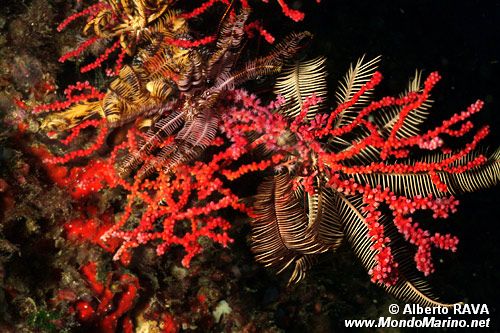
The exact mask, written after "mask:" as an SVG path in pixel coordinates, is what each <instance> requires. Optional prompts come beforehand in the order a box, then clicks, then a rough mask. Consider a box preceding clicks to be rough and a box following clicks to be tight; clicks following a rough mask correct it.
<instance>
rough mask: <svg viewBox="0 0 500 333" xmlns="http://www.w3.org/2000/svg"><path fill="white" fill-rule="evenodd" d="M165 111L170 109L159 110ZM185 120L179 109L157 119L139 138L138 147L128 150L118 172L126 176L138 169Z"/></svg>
mask: <svg viewBox="0 0 500 333" xmlns="http://www.w3.org/2000/svg"><path fill="white" fill-rule="evenodd" d="M163 112H168V110H166V109H165V110H160V111H159V113H160V114H161V113H163ZM183 122H184V114H183V113H182V112H181V110H178V109H176V110H173V111H172V112H171V113H170V114H168V116H166V117H164V118H162V119H160V120H158V121H156V122H155V123H154V125H153V126H151V127H150V128H149V129H148V131H147V132H146V133H145V134H144V136H143V137H141V138H139V143H138V149H135V150H133V151H130V152H128V154H127V156H126V157H125V159H124V160H123V161H122V162H121V163H120V164H119V166H118V174H119V175H120V176H121V177H125V176H127V175H129V174H130V173H131V172H133V171H135V170H137V168H138V167H139V166H140V165H141V164H143V163H144V162H145V160H146V159H148V158H150V155H151V154H153V153H154V151H155V150H157V149H158V148H159V147H160V146H161V145H162V144H163V143H164V142H165V141H166V140H168V138H169V137H170V136H171V135H172V134H174V133H175V132H176V131H177V130H178V129H179V128H180V127H181V126H182V124H183Z"/></svg>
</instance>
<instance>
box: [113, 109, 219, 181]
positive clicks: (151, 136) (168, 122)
mask: <svg viewBox="0 0 500 333" xmlns="http://www.w3.org/2000/svg"><path fill="white" fill-rule="evenodd" d="M218 125H219V117H218V116H217V115H216V114H215V113H214V112H213V111H212V109H209V108H207V109H203V110H202V111H201V112H199V113H198V114H197V115H196V116H195V117H194V118H193V119H188V120H185V113H183V112H182V110H175V111H173V112H172V113H171V114H169V116H168V117H166V118H164V119H162V120H160V121H158V122H157V123H156V124H155V125H154V126H153V127H152V128H150V129H149V130H148V132H147V133H146V135H145V136H144V138H143V140H142V141H141V142H140V143H139V148H138V149H137V150H136V151H133V152H129V154H128V156H127V157H126V158H125V159H124V161H123V162H122V163H121V164H120V165H119V174H120V175H121V176H126V175H128V174H130V173H132V172H133V171H135V170H137V177H138V178H140V179H144V178H147V177H148V176H150V175H152V174H154V173H155V172H160V171H161V172H169V171H170V170H171V169H172V168H174V167H175V166H177V165H179V164H181V163H187V162H189V161H191V160H193V159H195V158H196V157H197V156H199V155H200V154H201V153H202V152H203V151H204V150H205V149H206V147H208V146H209V145H210V144H211V143H212V141H213V140H214V139H215V136H216V134H217V129H218ZM141 165H142V166H141Z"/></svg>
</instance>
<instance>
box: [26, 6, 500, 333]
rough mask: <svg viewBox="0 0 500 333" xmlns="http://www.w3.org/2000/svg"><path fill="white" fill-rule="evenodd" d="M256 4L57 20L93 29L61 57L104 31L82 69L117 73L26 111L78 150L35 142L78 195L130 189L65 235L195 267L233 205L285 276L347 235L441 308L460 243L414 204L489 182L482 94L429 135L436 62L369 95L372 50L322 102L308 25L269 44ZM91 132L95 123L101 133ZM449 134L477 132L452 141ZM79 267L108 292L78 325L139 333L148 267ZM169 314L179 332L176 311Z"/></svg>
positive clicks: (358, 249)
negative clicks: (436, 253)
mask: <svg viewBox="0 0 500 333" xmlns="http://www.w3.org/2000/svg"><path fill="white" fill-rule="evenodd" d="M265 2H267V1H265ZM277 2H278V3H279V6H280V7H281V8H282V11H283V13H284V15H285V16H287V17H289V18H291V19H292V20H294V21H300V20H302V18H303V16H304V14H303V13H301V12H299V11H297V10H294V9H291V8H289V7H288V5H287V4H286V2H285V1H283V0H278V1H277ZM184 5H185V4H184ZM190 6H191V7H192V6H193V4H191V5H190ZM212 7H214V8H213V10H212V9H211V10H212V12H218V13H222V14H220V15H221V16H220V27H219V29H218V31H217V32H215V33H214V34H213V35H211V34H208V35H203V34H201V33H199V32H196V33H195V32H194V31H193V30H191V28H190V26H189V22H190V20H192V19H194V18H196V19H197V20H199V21H201V22H203V20H204V15H207V14H206V13H207V12H210V10H209V8H212ZM216 9H219V10H220V11H217V10H216ZM212 14H213V13H212ZM253 16H255V17H258V12H256V13H252V11H251V2H250V1H247V0H240V1H229V0H220V1H214V0H209V1H206V2H204V3H202V4H199V5H198V7H196V8H191V9H189V10H186V9H183V1H167V0H164V1H161V0H156V1H154V0H151V1H145V0H121V1H117V0H101V1H98V2H97V3H95V4H93V5H90V6H88V7H86V8H85V9H83V10H81V11H80V12H77V13H75V14H73V15H71V16H70V17H68V18H67V19H66V20H64V21H63V22H62V23H61V24H60V25H59V27H58V30H59V31H61V30H62V29H65V28H67V27H68V26H69V25H77V24H78V22H80V20H82V21H83V23H84V28H83V32H84V33H85V34H86V36H87V39H86V40H84V41H83V42H81V44H80V45H79V46H78V47H77V48H76V49H74V50H72V51H70V52H68V53H66V54H65V55H63V56H62V57H61V58H60V59H59V60H60V61H61V62H64V61H66V60H68V59H70V58H74V57H78V56H81V55H85V52H86V50H87V49H89V48H91V47H92V46H93V45H95V44H100V45H101V49H102V52H101V54H100V55H99V56H97V57H96V59H95V60H94V61H93V62H90V63H87V64H85V65H84V66H82V67H81V68H80V70H81V72H87V71H90V70H99V69H100V68H103V67H105V66H106V68H107V69H106V70H105V73H106V74H107V75H108V76H110V77H111V81H110V83H109V85H108V86H107V90H105V91H102V90H99V89H98V88H96V87H94V86H92V85H91V84H90V83H89V82H78V83H75V84H74V85H70V86H68V87H67V88H66V89H65V90H64V99H63V100H60V101H56V102H53V103H50V104H39V105H36V106H34V107H33V108H32V111H33V112H34V113H36V114H37V117H39V118H38V119H40V123H41V126H40V128H41V130H42V131H43V132H44V133H46V134H47V135H49V137H51V138H52V139H53V140H54V141H53V142H54V146H61V144H62V145H66V146H68V147H67V148H66V149H64V152H63V153H60V152H59V153H56V152H55V150H54V149H52V148H51V147H50V146H49V147H48V148H49V149H50V150H52V151H53V152H50V150H49V149H46V148H44V147H43V146H40V147H34V148H33V151H34V152H35V153H36V154H37V156H39V157H40V158H41V159H42V160H43V163H44V165H45V168H46V170H47V173H48V174H49V175H50V177H51V179H52V180H53V181H54V182H55V183H57V184H58V185H60V186H61V187H63V188H65V189H66V190H67V191H68V193H69V194H71V196H72V198H73V199H74V202H75V203H79V202H83V201H82V199H85V198H88V197H90V196H92V195H95V194H97V193H99V191H100V190H102V189H104V188H107V189H109V188H116V189H117V190H119V191H122V192H124V193H126V200H125V201H124V202H121V203H118V204H117V203H115V205H114V207H115V208H114V211H112V212H110V211H105V212H104V213H103V212H99V210H98V209H97V208H96V207H93V206H92V205H83V204H82V205H81V206H79V207H77V210H78V211H79V212H80V213H79V214H80V217H79V218H76V219H73V220H71V221H67V222H66V223H65V226H64V229H65V233H66V237H67V238H68V239H69V240H71V241H75V242H82V243H84V242H86V243H90V244H95V245H96V246H99V247H101V248H102V249H104V250H105V251H108V252H109V253H111V254H112V255H113V258H114V260H116V261H120V262H121V264H123V265H127V264H128V263H129V262H130V260H131V259H132V258H133V255H134V253H135V251H136V250H138V248H142V247H154V249H155V251H156V254H157V255H158V256H163V255H168V252H169V251H170V250H171V249H173V248H176V247H177V248H179V247H181V248H182V249H183V251H184V252H183V253H184V254H183V258H182V261H181V263H182V265H183V266H184V267H189V266H190V263H191V261H192V259H193V258H194V257H195V256H197V255H198V254H200V253H201V252H202V251H203V249H204V246H203V244H205V243H206V239H210V240H211V241H212V242H213V243H217V244H220V245H222V246H229V244H230V243H232V242H233V240H232V239H231V238H230V237H229V235H228V230H229V229H230V228H231V225H232V221H231V219H230V218H228V216H230V215H228V214H227V211H228V210H230V209H232V210H234V211H237V212H240V213H244V214H246V215H248V216H249V218H250V222H249V223H250V225H251V228H252V240H251V241H252V244H251V246H252V250H253V252H254V254H255V258H256V260H257V261H258V262H260V263H262V264H263V265H265V266H268V267H270V268H272V269H274V270H276V271H277V272H282V271H285V270H287V269H289V270H290V271H291V277H290V283H296V282H298V281H300V280H301V279H303V278H304V276H305V274H306V272H307V270H309V269H310V268H311V266H312V265H313V264H314V263H315V262H316V261H317V258H318V255H319V254H321V253H324V252H328V251H331V252H333V250H336V249H337V248H338V247H339V246H340V244H341V243H343V242H344V243H347V244H348V245H349V246H350V247H351V248H352V250H353V251H354V253H355V254H356V255H357V256H358V257H359V258H360V260H361V262H362V264H363V266H364V267H365V268H366V270H367V271H368V273H369V275H370V277H371V280H372V282H374V283H377V284H379V285H381V286H383V287H384V288H386V289H387V290H388V291H389V292H390V293H391V294H393V295H395V296H396V297H398V298H400V299H402V300H405V301H408V302H413V303H420V304H423V305H436V304H442V305H446V304H444V303H440V302H439V301H438V300H437V299H436V298H435V297H434V296H433V295H432V294H431V293H430V292H429V290H428V286H427V284H426V283H425V281H424V280H423V278H422V275H425V276H427V275H429V274H431V273H432V272H433V271H434V265H433V259H432V256H433V249H435V248H437V249H442V250H447V251H456V249H457V244H458V238H457V237H456V236H454V235H451V234H448V233H439V232H431V231H429V230H426V229H425V228H424V227H423V226H422V225H421V224H420V223H419V221H418V219H419V218H420V217H421V216H422V214H417V215H416V214H415V213H418V212H422V211H426V212H429V213H430V215H432V217H433V218H434V219H436V220H438V219H446V218H448V217H449V215H450V214H451V213H454V212H456V210H457V205H458V200H457V199H456V198H455V197H454V196H453V195H454V194H457V193H461V192H469V191H475V190H478V189H481V188H486V187H489V186H493V185H495V184H496V183H497V181H498V178H499V171H500V170H499V169H498V163H497V161H498V158H499V152H498V151H497V152H495V153H494V154H492V155H491V156H485V155H484V154H482V153H480V152H478V150H477V147H478V144H479V143H480V142H481V140H482V139H483V138H484V137H485V136H486V135H487V134H488V127H487V126H483V127H480V128H479V129H476V127H475V125H474V124H473V122H472V121H471V120H470V119H471V117H472V116H473V115H474V114H475V113H477V112H479V111H480V110H481V108H482V107H483V102H482V101H476V102H475V103H473V104H472V105H470V106H469V107H468V108H467V109H466V110H465V111H462V112H460V113H457V114H455V115H453V116H452V117H451V118H449V119H447V120H445V121H443V122H442V123H441V124H440V125H438V126H436V127H435V128H432V129H429V130H424V129H422V124H423V122H424V120H425V118H426V117H427V115H428V114H429V108H430V107H431V104H432V100H431V97H430V95H431V92H432V89H433V88H434V86H435V85H436V84H437V83H438V81H439V80H440V75H439V74H438V73H437V72H433V73H430V74H429V75H427V77H425V79H422V77H421V74H420V73H418V72H417V74H416V76H415V78H414V79H413V80H412V81H411V82H410V85H409V87H408V89H407V90H406V92H404V93H403V94H402V95H400V96H398V97H382V98H376V97H374V95H373V92H374V90H375V88H376V87H377V86H378V85H379V84H380V82H381V81H382V74H381V73H380V72H379V71H377V67H378V61H379V59H378V58H375V59H372V60H370V61H366V60H365V59H361V60H360V61H358V62H357V63H355V64H353V65H352V66H351V68H350V70H349V72H348V73H347V75H346V76H345V79H344V80H343V81H341V82H340V87H339V89H338V92H337V94H336V105H335V106H333V107H331V106H327V105H328V103H327V102H326V99H325V96H326V79H325V77H326V72H325V66H324V63H325V60H324V58H316V59H313V60H310V61H298V60H297V58H298V57H297V54H298V53H299V52H300V51H302V50H303V49H304V48H306V47H307V44H308V41H309V40H310V36H311V34H310V33H308V32H300V33H292V34H290V35H289V36H288V37H286V38H284V39H283V40H281V41H280V40H276V41H275V39H274V37H273V36H272V35H271V34H270V32H269V31H267V30H266V29H265V28H264V24H263V23H262V22H261V21H259V20H254V21H251V20H249V17H253ZM80 23H81V22H80ZM259 35H260V36H262V37H263V38H264V39H265V40H266V41H268V42H269V43H272V44H273V45H272V46H271V51H269V52H268V53H265V54H264V55H263V56H262V55H261V56H257V57H255V58H253V59H245V57H244V56H243V55H242V49H243V47H244V45H245V41H246V40H247V39H251V38H255V37H257V36H259ZM102 45H105V47H102ZM105 64H106V65H105ZM290 64H291V65H290ZM269 76H271V77H274V78H275V81H276V84H275V93H276V95H275V97H273V98H271V99H269V98H268V97H264V96H262V97H258V96H256V95H255V94H253V93H251V92H249V91H247V90H245V87H244V83H245V82H247V81H250V80H254V79H256V78H260V77H269ZM265 98H267V99H265ZM264 100H267V101H264ZM112 134H113V136H112ZM82 135H83V136H85V137H86V138H88V137H89V135H93V139H92V142H91V143H86V142H84V141H85V140H84V141H82V140H80V138H81V136H82ZM111 136H112V137H111ZM453 138H463V139H462V140H466V141H467V143H466V144H465V145H463V146H462V148H460V149H458V150H457V149H451V148H449V146H450V145H449V144H448V143H449V142H451V141H452V140H453ZM57 142H59V143H57ZM82 142H84V143H82ZM77 143H78V144H77ZM245 177H253V179H262V182H261V184H260V186H259V187H258V190H257V194H256V195H255V196H254V198H253V200H243V199H245V198H243V197H240V195H239V194H237V191H235V187H234V183H235V181H236V180H244V179H245ZM234 215H236V214H234ZM417 216H418V217H417ZM411 253H414V254H413V255H412V254H411ZM80 272H81V274H82V276H83V277H84V278H85V279H86V280H87V281H88V283H89V285H90V287H91V290H92V292H93V295H94V297H95V298H96V299H99V300H100V303H99V304H98V305H96V304H93V303H91V302H89V301H88V300H78V299H77V298H72V299H73V301H74V309H75V311H76V313H77V318H78V320H79V321H81V322H83V323H88V322H93V323H98V324H96V325H98V326H99V328H100V329H101V330H102V331H103V332H114V331H115V330H117V329H118V325H120V329H123V330H124V331H125V332H132V330H133V326H134V323H133V321H132V319H131V317H130V311H131V309H132V308H133V304H134V302H136V301H137V299H138V297H139V294H140V292H141V282H140V281H139V280H138V278H137V277H135V276H134V275H132V274H128V273H120V274H118V273H108V274H107V275H105V276H102V275H101V276H99V274H98V267H97V264H96V262H94V261H90V262H88V263H87V264H86V265H85V266H83V267H81V268H80ZM419 272H421V273H423V274H421V273H419ZM117 290H118V291H117ZM61 292H62V291H61ZM61 297H63V296H61ZM111 303H114V304H115V305H114V307H113V310H112V311H111V310H109V304H111ZM164 321H165V327H166V328H165V329H166V331H168V327H171V331H175V329H174V328H172V327H173V326H172V325H173V324H172V322H171V321H172V319H171V318H166V319H165V318H164ZM169 325H170V326H169Z"/></svg>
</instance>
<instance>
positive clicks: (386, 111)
mask: <svg viewBox="0 0 500 333" xmlns="http://www.w3.org/2000/svg"><path fill="white" fill-rule="evenodd" d="M378 61H379V59H378V58H375V59H373V60H371V61H368V62H364V61H363V59H361V60H360V61H359V62H358V63H357V64H356V65H354V66H352V67H351V69H350V71H349V72H348V74H347V75H346V77H345V79H344V80H343V81H342V82H341V83H340V88H339V90H338V92H337V94H336V97H337V103H338V106H337V107H336V108H335V109H334V110H332V111H331V112H330V113H328V112H327V113H321V112H319V113H318V112H317V110H311V109H310V108H309V106H307V107H306V106H305V104H307V103H308V102H307V101H308V99H307V98H306V96H307V95H310V93H311V92H313V91H317V92H318V93H322V92H325V91H326V86H325V81H324V76H325V72H324V66H323V61H322V60H321V58H320V59H316V60H314V61H310V62H306V63H297V64H296V65H294V66H292V67H289V68H287V69H284V71H283V74H282V76H281V77H279V78H278V83H277V91H278V92H279V93H281V94H283V95H285V96H287V97H288V101H291V103H292V104H291V105H290V104H285V107H284V108H282V111H281V112H282V113H283V114H284V115H285V116H286V117H288V118H291V121H292V123H291V125H290V126H289V127H287V128H282V129H281V130H282V132H281V133H279V135H276V136H275V138H274V139H272V138H271V137H269V136H268V137H267V139H266V140H267V143H266V144H265V145H266V146H267V147H268V149H269V150H270V151H274V153H275V154H276V153H277V152H279V153H280V154H283V156H284V158H283V160H282V162H281V163H278V164H277V166H276V167H275V170H276V171H275V175H274V176H271V177H269V178H268V180H267V181H265V182H264V183H263V184H262V185H261V186H260V189H259V191H258V195H257V196H256V199H255V213H256V215H257V218H256V219H255V220H254V221H253V222H252V227H253V233H252V241H253V246H252V248H253V251H254V253H255V256H256V259H257V261H259V262H261V263H263V264H264V265H266V266H269V267H271V268H273V269H275V270H276V271H278V272H282V271H284V270H286V269H288V268H291V270H292V275H291V278H290V280H289V281H290V283H295V282H298V281H300V280H301V279H302V278H304V276H305V273H306V271H307V270H308V269H309V268H310V267H311V266H312V265H313V264H314V263H315V262H316V261H317V260H318V255H319V254H321V253H324V252H327V251H334V250H336V249H337V248H338V247H339V245H340V244H341V243H342V242H346V243H348V245H349V246H350V247H351V248H352V249H353V251H354V253H355V255H356V256H357V257H359V259H360V260H361V262H362V264H363V265H364V266H365V268H366V270H367V271H369V274H370V275H371V278H372V281H373V282H375V283H378V284H381V285H382V286H384V287H385V288H386V289H387V290H388V291H389V292H390V293H392V294H393V295H395V296H396V297H398V298H400V299H402V300H404V301H406V302H412V303H420V304H424V305H428V306H432V305H446V304H444V303H440V302H439V301H437V300H436V298H435V297H434V296H433V295H432V294H431V293H430V291H429V286H428V284H427V283H426V282H425V280H423V278H422V276H421V273H423V275H425V276H427V275H429V274H430V273H432V272H433V271H434V267H433V263H432V258H431V250H432V248H438V249H443V250H450V251H455V249H456V245H457V243H458V239H457V238H456V237H455V236H452V235H450V234H442V233H439V232H436V233H433V232H430V231H429V230H425V229H424V228H423V226H422V225H421V224H420V223H418V222H416V221H415V220H416V217H415V216H414V215H413V214H414V213H415V212H416V211H428V212H430V213H431V214H429V215H432V217H433V218H434V219H438V218H447V217H448V216H449V214H450V213H452V212H455V211H456V206H457V204H458V201H457V200H456V199H455V198H454V197H453V196H452V195H453V194H457V193H463V192H470V191H476V190H479V189H482V188H486V187H490V186H494V185H495V184H497V183H498V181H499V179H500V151H498V150H497V151H496V152H495V153H494V154H493V155H492V156H490V157H489V158H487V157H485V156H484V155H483V154H481V153H480V152H478V151H477V149H476V147H477V144H478V142H479V141H480V140H481V139H482V138H483V137H484V136H485V135H486V134H487V132H488V128H487V127H483V128H481V129H480V130H478V131H477V133H475V134H474V135H472V139H471V141H470V143H468V144H467V145H466V146H465V147H464V148H463V149H461V150H458V151H452V150H451V149H449V148H446V144H445V142H446V140H447V139H448V138H450V137H451V138H453V137H461V136H464V135H469V133H470V131H471V129H472V128H473V124H472V122H470V121H469V120H468V118H469V117H470V116H471V115H473V114H474V113H476V112H478V111H479V110H480V109H481V107H482V105H483V103H482V102H481V101H477V102H476V103H474V104H472V105H471V106H470V107H469V108H468V109H467V110H466V111H464V112H462V113H459V114H456V115H454V116H453V117H451V118H450V119H449V120H447V121H444V122H443V124H442V125H441V126H438V127H436V128H435V129H432V130H429V131H427V132H422V131H421V124H422V123H423V122H424V120H425V118H426V116H427V115H428V114H429V107H430V106H431V105H432V103H433V102H432V100H431V99H430V90H431V89H432V87H433V86H434V85H435V84H436V82H437V81H438V80H439V75H438V74H437V73H432V74H431V75H430V76H429V77H428V78H427V79H426V80H425V82H424V83H423V84H422V82H421V75H420V73H419V72H417V74H416V75H415V78H414V79H413V80H411V82H410V85H409V88H408V90H407V91H406V92H405V93H404V94H403V95H401V96H400V97H385V98H382V99H380V100H375V99H374V98H373V95H372V89H373V88H374V87H375V86H376V85H377V84H378V82H380V80H381V75H380V73H378V72H376V68H377V65H378ZM306 73H307V74H306ZM303 75H306V76H307V79H306V78H304V77H303ZM301 76H302V77H301ZM316 99H317V98H316ZM309 104H310V103H309ZM313 104H316V101H315V103H313ZM301 110H302V111H301ZM306 116H307V117H306ZM454 126H455V127H458V128H455V129H454V128H453V127H454ZM249 127H252V126H251V125H250V126H249ZM276 127H278V126H276ZM429 151H432V152H430V153H429ZM410 154H412V155H411V157H410ZM405 241H407V242H409V243H411V244H413V245H414V246H415V247H416V252H414V254H412V251H411V250H410V249H409V247H408V246H407V245H406V243H405ZM412 256H413V260H412ZM415 267H416V269H415Z"/></svg>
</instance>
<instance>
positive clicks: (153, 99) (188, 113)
mask: <svg viewBox="0 0 500 333" xmlns="http://www.w3.org/2000/svg"><path fill="white" fill-rule="evenodd" d="M248 15H249V10H248V9H242V10H241V12H240V13H239V14H238V15H228V17H227V18H226V20H225V21H224V22H223V23H222V25H221V28H220V34H219V36H218V39H217V42H216V45H215V49H214V50H212V51H211V52H201V51H200V50H198V49H196V48H184V47H181V46H178V45H176V44H175V43H174V44H172V43H171V42H170V41H171V39H172V37H174V38H175V37H177V36H178V35H175V34H174V35H165V34H164V33H162V32H156V33H153V34H151V36H149V35H148V37H147V38H148V43H147V47H145V48H143V49H140V50H138V52H137V55H136V56H135V57H134V59H133V62H132V64H131V65H126V66H124V67H123V68H122V69H121V70H120V73H119V75H118V77H117V78H115V79H114V80H113V81H112V82H111V83H110V85H109V88H108V91H107V92H106V94H105V95H104V96H103V97H102V98H101V99H99V100H97V101H96V100H93V101H86V102H83V103H77V104H75V105H74V106H72V107H70V108H68V109H67V110H65V111H63V112H60V113H53V114H50V115H49V116H48V117H46V118H45V119H44V120H43V121H42V128H44V129H45V130H48V131H63V130H65V129H70V128H72V127H75V126H77V125H78V124H80V123H81V122H82V121H83V120H85V119H88V118H91V117H94V116H97V115H100V116H101V117H103V118H106V121H107V126H108V127H111V128H113V127H119V126H122V125H124V124H128V123H131V122H135V123H136V125H137V127H138V128H139V129H140V130H142V131H143V132H144V134H142V135H140V136H139V137H138V146H137V147H136V149H132V150H131V151H130V152H129V154H128V156H127V157H126V158H125V159H124V161H123V162H122V163H120V165H119V167H118V169H119V173H120V174H121V175H122V176H126V175H128V174H129V173H131V172H132V171H135V170H137V169H138V168H139V171H138V176H139V178H144V177H147V176H148V175H150V174H151V173H153V172H154V171H156V170H163V171H168V170H170V168H171V167H172V166H174V165H176V164H178V163H180V162H183V161H186V160H189V159H192V158H193V157H195V156H197V154H199V152H200V151H202V150H203V149H204V147H206V146H207V145H208V144H209V143H210V142H211V141H212V140H213V139H214V138H215V134H216V131H217V129H218V124H219V116H220V115H219V114H218V113H217V112H216V111H215V109H216V108H215V107H214V105H215V104H216V103H217V102H218V101H219V100H220V98H221V97H222V95H223V94H224V93H225V92H228V91H231V90H234V89H235V88H236V87H238V86H239V85H241V84H242V83H244V82H246V81H248V80H252V79H255V78H257V77H261V76H266V75H271V74H276V73H278V72H280V70H281V68H282V66H283V64H284V62H285V61H286V60H288V59H291V58H292V57H293V56H294V55H295V54H296V53H297V52H298V51H299V50H300V49H301V48H302V47H303V46H304V45H305V43H306V42H307V41H308V40H309V39H310V36H311V35H310V34H309V33H308V32H302V33H292V34H290V35H289V36H288V37H286V38H285V39H284V40H283V41H282V42H280V43H278V44H277V45H276V46H275V47H274V48H273V49H272V50H271V51H270V53H269V54H268V55H267V56H264V57H259V58H256V59H254V60H251V61H247V62H246V63H244V64H243V65H240V64H239V61H238V60H239V55H240V52H241V48H242V41H243V40H244V34H245V29H244V27H245V22H246V20H247V18H248ZM168 19H171V20H174V21H175V17H170V16H167V18H166V20H167V22H168ZM178 30H179V31H182V32H184V31H185V29H178ZM183 36H184V37H185V34H184V33H183ZM205 54H208V56H207V55H205ZM141 165H142V166H141Z"/></svg>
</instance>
